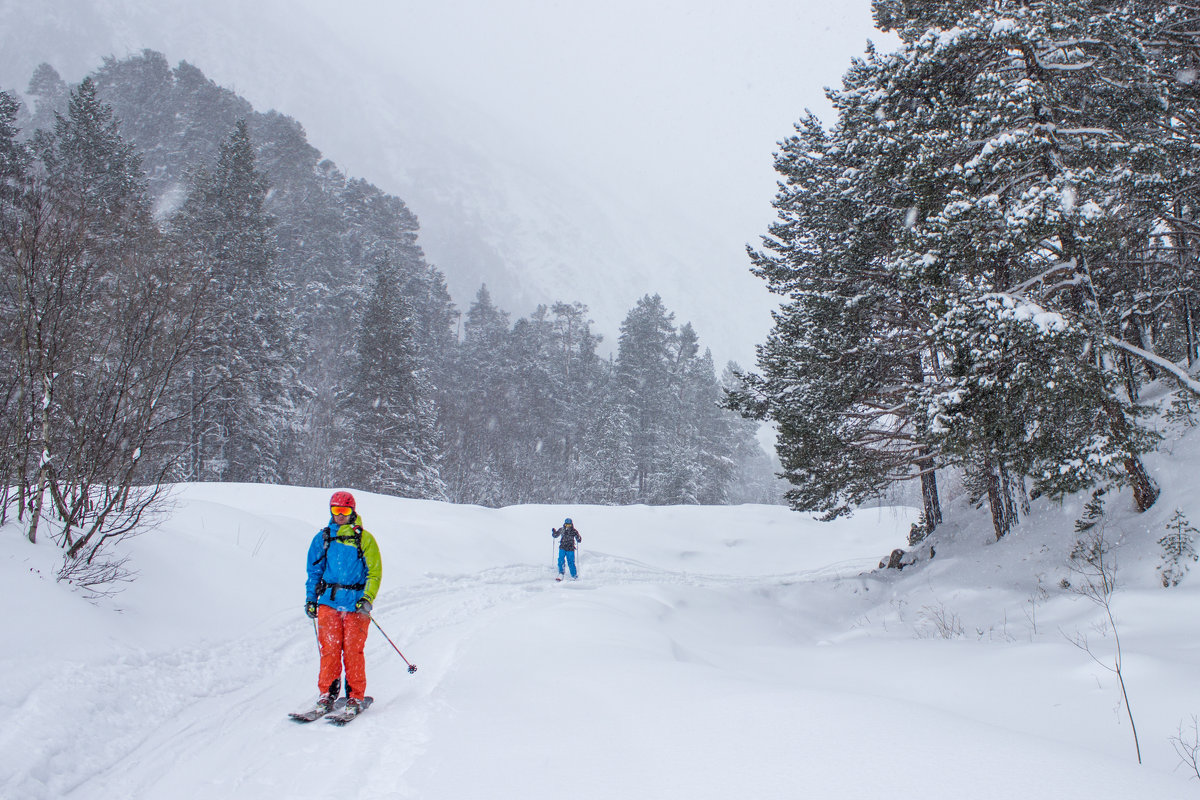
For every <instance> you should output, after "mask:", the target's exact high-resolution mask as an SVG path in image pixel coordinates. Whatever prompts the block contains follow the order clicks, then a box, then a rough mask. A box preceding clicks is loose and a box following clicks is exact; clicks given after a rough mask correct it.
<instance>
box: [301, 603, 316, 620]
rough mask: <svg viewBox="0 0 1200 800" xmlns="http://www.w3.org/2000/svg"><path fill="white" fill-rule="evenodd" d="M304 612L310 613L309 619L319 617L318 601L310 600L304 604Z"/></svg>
mask: <svg viewBox="0 0 1200 800" xmlns="http://www.w3.org/2000/svg"><path fill="white" fill-rule="evenodd" d="M304 613H305V614H308V617H309V619H316V618H317V601H316V600H309V601H308V602H307V603H305V604H304Z"/></svg>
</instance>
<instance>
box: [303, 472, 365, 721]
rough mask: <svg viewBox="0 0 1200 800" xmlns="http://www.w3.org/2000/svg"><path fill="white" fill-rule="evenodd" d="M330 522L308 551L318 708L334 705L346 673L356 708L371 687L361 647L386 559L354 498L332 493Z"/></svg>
mask: <svg viewBox="0 0 1200 800" xmlns="http://www.w3.org/2000/svg"><path fill="white" fill-rule="evenodd" d="M329 505H330V509H329V511H330V520H329V524H328V525H326V526H325V527H324V528H322V529H321V530H319V531H317V535H316V536H314V537H313V539H312V543H311V544H310V545H309V547H308V581H307V582H306V583H305V587H304V589H305V603H304V611H305V613H306V614H308V616H310V617H312V618H313V619H315V620H316V621H317V641H318V643H319V644H320V646H321V667H320V671H319V675H318V677H317V685H318V688H319V691H320V692H321V698H320V699H319V700H318V701H317V704H318V706H325V707H327V708H332V707H333V701H334V700H336V699H337V694H338V688H337V683H338V679H339V678H340V677H341V674H342V667H343V665H344V666H345V669H346V694H347V696H348V697H349V699H348V700H347V701H346V705H347V708H354V709H357V708H358V706H359V705H360V704H361V703H362V700H363V696H364V694H365V692H366V688H367V663H366V658H365V657H364V656H363V648H364V647H365V646H366V643H367V632H368V630H369V628H370V625H371V607H372V605H373V604H374V602H375V595H376V594H377V593H378V592H379V582H380V580H381V579H382V576H383V561H382V559H381V558H380V556H379V545H378V544H376V542H375V537H374V536H372V535H371V534H370V533H369V532H368V531H366V530H364V529H363V526H362V517H360V516H359V515H358V511H357V510H356V509H355V503H354V496H353V495H351V494H350V493H349V492H345V491H339V492H334V493H333V497H331V498H330V499H329Z"/></svg>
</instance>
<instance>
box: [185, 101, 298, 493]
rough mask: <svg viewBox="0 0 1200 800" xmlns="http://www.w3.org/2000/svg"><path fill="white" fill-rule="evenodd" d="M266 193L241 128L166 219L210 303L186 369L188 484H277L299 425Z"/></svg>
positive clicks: (290, 334) (293, 338)
mask: <svg viewBox="0 0 1200 800" xmlns="http://www.w3.org/2000/svg"><path fill="white" fill-rule="evenodd" d="M267 189H268V186H267V182H266V179H265V177H264V176H263V175H262V173H260V172H259V171H258V170H257V169H256V167H255V156H254V150H253V147H252V145H251V142H250V137H249V132H248V130H247V127H246V125H245V123H244V122H239V123H238V124H237V125H236V126H235V128H234V131H233V133H232V134H231V135H230V137H229V139H228V141H227V142H226V143H225V144H224V145H223V146H222V147H221V151H220V155H219V156H218V159H217V163H216V165H215V166H214V168H213V170H212V171H211V172H209V171H208V170H200V171H198V172H197V173H195V175H194V177H193V181H192V186H191V190H190V193H189V196H188V199H187V201H186V202H185V203H184V205H183V206H182V208H181V209H180V212H179V213H178V214H177V215H176V217H175V218H174V220H173V227H174V229H175V231H176V234H177V237H178V239H179V241H180V242H181V243H182V245H183V246H184V247H185V248H186V250H187V251H188V252H191V253H195V254H197V256H198V258H199V259H200V261H201V268H202V269H203V270H205V282H206V289H205V295H206V298H207V303H208V314H207V316H206V319H205V323H204V329H203V333H202V343H201V348H200V351H199V352H198V354H197V356H196V358H195V359H194V360H193V361H192V363H191V364H190V370H191V379H192V391H191V401H190V409H189V412H188V416H189V425H190V430H189V431H188V432H187V441H189V442H191V443H192V458H191V459H190V464H189V468H188V472H187V477H190V478H191V479H206V480H240V481H272V480H275V479H277V477H278V469H279V462H280V444H281V442H283V441H284V440H285V439H286V438H287V434H288V430H289V428H290V427H291V426H292V425H293V424H295V423H296V413H295V408H294V400H293V395H292V392H293V391H294V388H295V387H296V386H297V381H296V368H295V363H294V358H295V357H294V348H295V347H296V346H297V344H298V340H299V338H300V337H299V335H298V334H297V333H296V332H295V331H294V330H293V329H292V328H291V327H290V326H289V325H288V324H287V322H286V321H285V319H284V317H283V315H282V310H283V308H284V306H283V303H282V298H283V297H284V295H285V291H284V287H283V285H282V283H281V281H280V280H279V277H278V272H277V264H276V256H277V251H276V248H275V241H274V238H273V236H272V231H271V228H272V220H271V218H270V217H269V215H268V214H267V213H266V210H265V198H266V195H267Z"/></svg>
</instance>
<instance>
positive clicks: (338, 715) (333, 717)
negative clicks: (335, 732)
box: [325, 697, 375, 726]
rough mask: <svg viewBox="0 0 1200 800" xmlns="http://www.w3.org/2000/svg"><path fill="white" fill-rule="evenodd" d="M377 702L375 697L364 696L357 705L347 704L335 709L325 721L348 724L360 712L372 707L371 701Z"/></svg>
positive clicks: (333, 723)
mask: <svg viewBox="0 0 1200 800" xmlns="http://www.w3.org/2000/svg"><path fill="white" fill-rule="evenodd" d="M373 702H375V698H373V697H364V698H363V699H362V701H361V702H360V703H359V704H358V706H356V707H352V706H345V707H343V708H342V709H341V710H340V711H335V712H333V713H332V714H328V715H326V717H325V721H326V722H328V723H330V724H331V725H338V726H341V725H346V724H348V723H350V722H351V721H353V720H354V718H355V717H357V716H358V715H359V714H361V713H363V712H364V711H366V710H367V709H368V708H370V707H371V703H373Z"/></svg>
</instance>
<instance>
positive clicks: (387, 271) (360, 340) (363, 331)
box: [338, 258, 446, 500]
mask: <svg viewBox="0 0 1200 800" xmlns="http://www.w3.org/2000/svg"><path fill="white" fill-rule="evenodd" d="M375 271H376V275H375V282H374V285H373V286H372V288H371V293H370V295H369V297H368V299H367V302H366V305H365V307H364V308H363V310H362V313H361V315H360V316H359V319H358V321H359V327H358V335H357V344H356V347H355V353H356V356H357V358H356V360H355V362H354V363H353V364H351V363H347V364H344V365H343V368H342V370H341V371H340V375H339V376H338V380H339V381H341V382H344V384H345V385H346V386H347V387H348V389H349V391H348V393H347V395H346V402H345V404H344V410H345V413H346V414H347V415H348V416H349V417H350V419H351V420H352V422H351V425H350V435H349V437H348V438H347V439H346V440H345V441H344V442H342V443H341V445H340V446H339V447H338V450H339V451H340V452H341V459H340V462H341V464H342V465H343V467H344V469H345V470H346V473H345V480H343V481H339V483H345V484H346V485H352V486H359V487H362V488H364V489H368V490H370V491H373V492H382V493H384V494H392V495H397V496H400V497H419V498H426V499H431V500H444V499H445V498H446V485H445V483H444V482H443V480H442V478H441V475H440V472H439V466H440V462H441V449H440V440H439V436H438V430H437V421H436V417H435V410H434V407H433V403H432V401H431V400H430V397H429V387H428V385H427V384H426V383H425V381H424V379H423V377H422V375H421V370H420V368H419V366H418V364H417V359H416V354H415V347H414V345H413V336H412V318H413V314H412V312H411V310H410V309H409V308H408V304H407V302H406V301H405V299H404V297H403V296H402V295H401V293H400V287H399V285H398V281H397V276H396V274H395V272H396V270H395V267H394V265H392V264H391V263H390V262H389V261H388V260H387V259H386V258H381V259H380V260H379V261H378V262H377V263H376V268H375Z"/></svg>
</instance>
